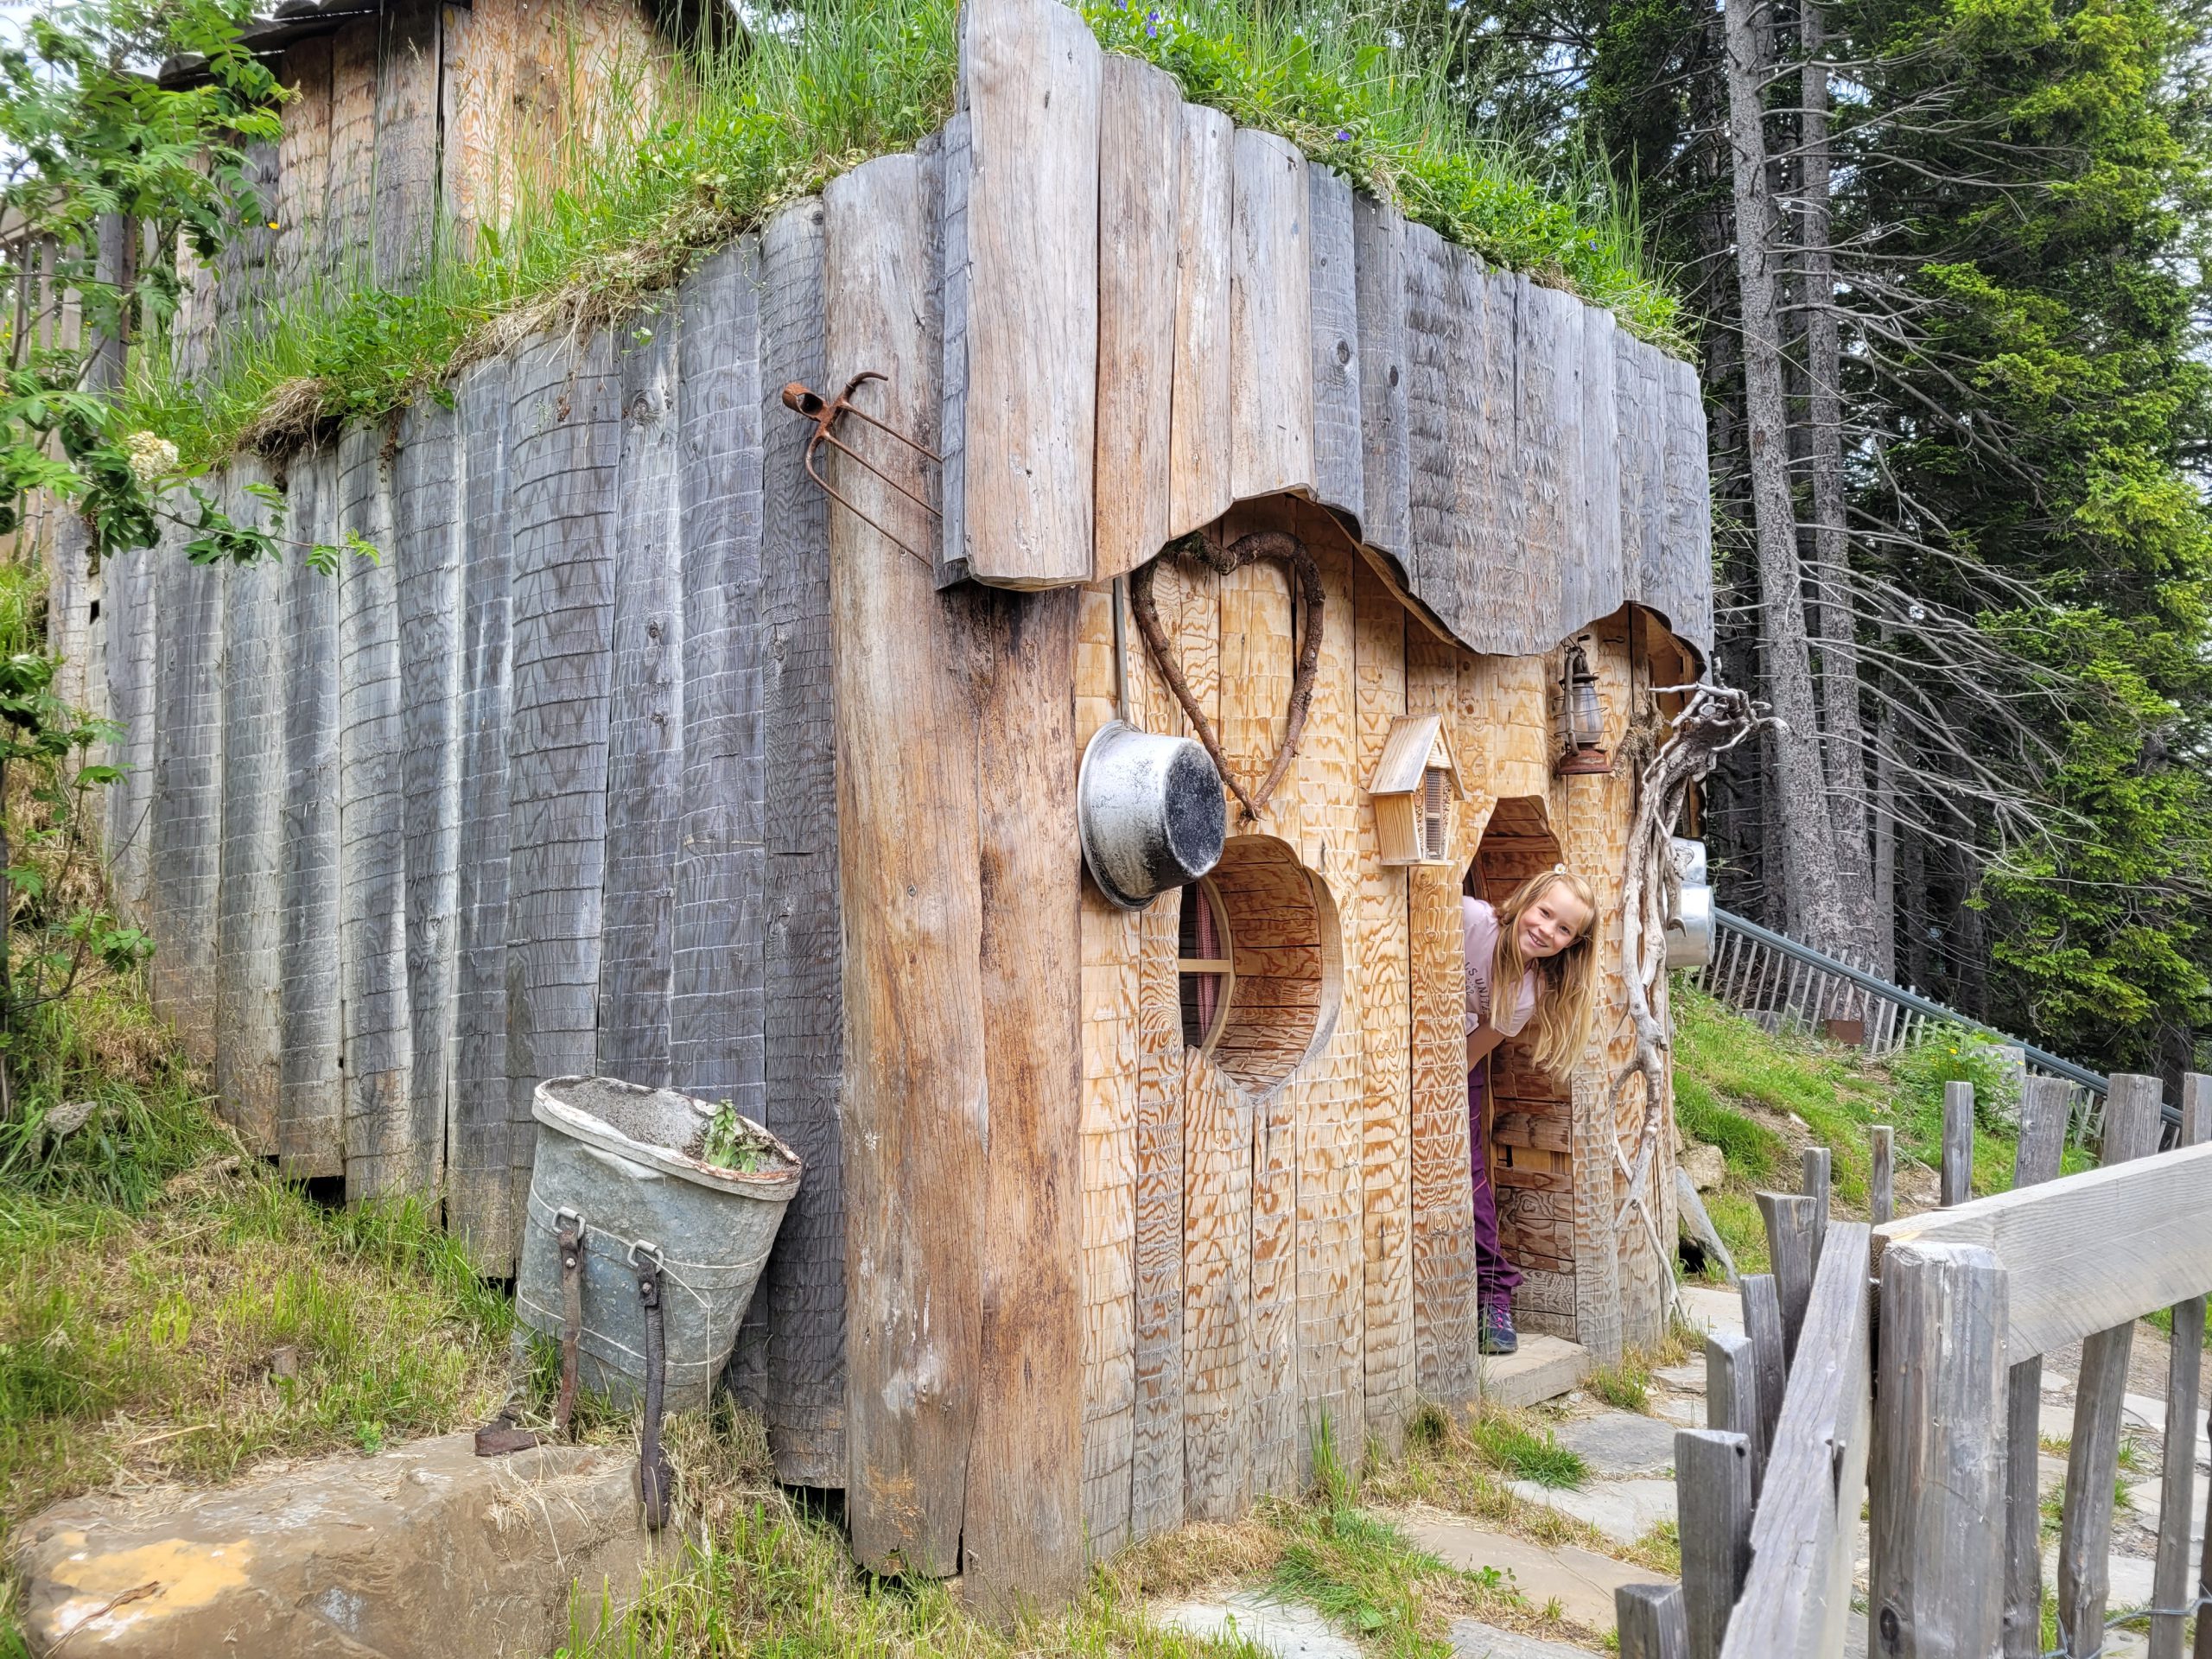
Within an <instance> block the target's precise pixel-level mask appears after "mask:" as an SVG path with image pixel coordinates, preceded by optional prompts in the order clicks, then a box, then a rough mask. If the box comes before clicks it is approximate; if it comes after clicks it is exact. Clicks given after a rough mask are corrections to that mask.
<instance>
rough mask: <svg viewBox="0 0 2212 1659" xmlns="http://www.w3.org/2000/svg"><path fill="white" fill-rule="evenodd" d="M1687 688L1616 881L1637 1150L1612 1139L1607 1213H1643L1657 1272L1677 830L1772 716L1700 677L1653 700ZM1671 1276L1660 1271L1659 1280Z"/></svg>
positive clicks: (1641, 794)
mask: <svg viewBox="0 0 2212 1659" xmlns="http://www.w3.org/2000/svg"><path fill="white" fill-rule="evenodd" d="M1681 693H1688V696H1689V701H1688V703H1686V704H1685V705H1684V706H1683V709H1682V711H1681V713H1680V714H1679V715H1675V719H1674V722H1673V729H1672V730H1671V732H1670V733H1669V735H1668V738H1667V741H1665V742H1664V743H1662V744H1661V745H1660V746H1659V750H1658V753H1656V754H1655V755H1653V757H1652V759H1651V763H1650V765H1649V766H1646V767H1645V768H1644V770H1643V777H1642V779H1640V780H1639V783H1640V787H1639V789H1638V791H1637V804H1636V818H1635V822H1634V823H1632V824H1631V825H1630V829H1629V837H1628V862H1627V868H1626V869H1625V870H1624V872H1623V880H1622V884H1621V909H1622V912H1623V916H1622V931H1623V937H1622V941H1621V961H1622V965H1623V966H1624V968H1625V969H1627V970H1628V972H1627V978H1628V1016H1629V1020H1630V1024H1631V1025H1632V1026H1633V1027H1634V1028H1635V1032H1636V1052H1635V1054H1634V1056H1633V1057H1632V1058H1630V1061H1629V1063H1628V1064H1627V1065H1625V1066H1624V1067H1622V1069H1621V1071H1620V1073H1619V1075H1618V1076H1617V1077H1614V1079H1613V1086H1612V1093H1611V1109H1612V1111H1613V1114H1614V1119H1613V1121H1614V1122H1616V1123H1618V1122H1619V1121H1620V1118H1619V1114H1620V1108H1621V1103H1622V1102H1623V1100H1624V1099H1625V1098H1626V1096H1627V1094H1628V1090H1629V1085H1630V1084H1632V1083H1634V1082H1635V1081H1636V1080H1637V1078H1639V1077H1640V1078H1642V1079H1643V1129H1642V1132H1641V1133H1640V1134H1639V1135H1638V1136H1637V1147H1636V1156H1635V1157H1634V1158H1633V1159H1630V1158H1628V1157H1626V1156H1625V1155H1624V1154H1623V1153H1622V1151H1621V1147H1620V1142H1619V1140H1618V1136H1617V1137H1616V1139H1615V1141H1614V1143H1613V1157H1614V1160H1615V1165H1616V1169H1617V1173H1620V1174H1622V1175H1624V1176H1626V1177H1627V1179H1628V1197H1627V1198H1625V1199H1624V1200H1623V1202H1622V1204H1621V1206H1620V1211H1619V1212H1618V1214H1617V1215H1616V1216H1615V1217H1614V1218H1613V1226H1614V1230H1615V1231H1616V1232H1618V1231H1619V1230H1621V1229H1623V1228H1625V1227H1626V1226H1627V1225H1628V1223H1629V1217H1630V1214H1631V1212H1634V1211H1642V1212H1643V1224H1644V1226H1645V1228H1646V1229H1647V1230H1649V1233H1650V1235H1651V1241H1652V1246H1653V1248H1654V1249H1656V1250H1657V1251H1658V1252H1659V1260H1660V1262H1661V1264H1662V1269H1663V1267H1664V1264H1665V1262H1666V1261H1667V1251H1666V1248H1665V1244H1664V1243H1663V1241H1662V1239H1661V1237H1660V1230H1659V1221H1658V1217H1656V1216H1655V1215H1654V1214H1653V1213H1652V1207H1651V1205H1650V1204H1649V1201H1648V1200H1647V1199H1646V1198H1645V1196H1644V1185H1645V1184H1646V1182H1647V1180H1648V1179H1649V1176H1650V1173H1651V1160H1652V1159H1653V1158H1654V1157H1655V1156H1656V1154H1657V1152H1658V1147H1659V1125H1660V1119H1661V1117H1662V1115H1663V1108H1664V1106H1665V1103H1666V1071H1665V1066H1666V1061H1665V1056H1666V1054H1667V1051H1668V1049H1669V1038H1668V1034H1667V1029H1666V1027H1664V1026H1662V1025H1661V1024H1660V1022H1659V1018H1658V1016H1657V1015H1656V1014H1654V1013H1653V1012H1652V1007H1651V1005H1652V1001H1653V999H1654V998H1655V996H1656V994H1657V991H1658V987H1659V977H1660V976H1661V975H1662V974H1664V973H1665V972H1666V971H1667V916H1668V912H1669V911H1670V910H1672V909H1673V908H1674V906H1675V903H1676V902H1677V899H1678V897H1679V894H1680V891H1681V878H1680V877H1679V876H1677V875H1676V874H1675V861H1674V855H1673V849H1672V848H1671V847H1670V845H1669V842H1671V841H1672V840H1673V838H1674V834H1675V824H1676V823H1678V822H1679V821H1680V820H1681V812H1682V803H1683V802H1684V801H1685V800H1687V799H1688V798H1689V792H1690V791H1691V790H1692V789H1694V787H1696V785H1698V784H1700V783H1701V782H1702V781H1704V779H1706V778H1707V776H1709V775H1710V774H1711V772H1712V771H1713V767H1714V766H1716V765H1718V764H1719V760H1720V757H1721V756H1722V755H1724V754H1726V753H1727V752H1728V751H1729V750H1731V749H1732V748H1734V747H1736V746H1737V745H1738V743H1741V742H1742V741H1744V740H1745V738H1747V737H1749V736H1751V734H1752V733H1754V732H1756V731H1758V729H1759V728H1762V727H1764V726H1775V725H1778V724H1779V723H1780V722H1779V721H1776V720H1775V719H1774V718H1773V716H1771V715H1768V714H1767V713H1766V712H1765V709H1764V705H1763V704H1760V703H1756V702H1752V701H1751V696H1750V694H1749V693H1748V692H1744V691H1738V690H1734V689H1732V688H1731V687H1728V686H1723V685H1713V684H1710V683H1706V682H1704V681H1700V682H1699V683H1696V684H1694V685H1675V686H1667V687H1664V688H1662V689H1661V690H1657V691H1655V692H1654V693H1652V695H1653V696H1655V697H1660V696H1669V695H1678V694H1681ZM1670 1276H1671V1275H1669V1274H1666V1273H1664V1272H1663V1271H1662V1274H1661V1277H1662V1280H1666V1279H1668V1278H1669V1277H1670Z"/></svg>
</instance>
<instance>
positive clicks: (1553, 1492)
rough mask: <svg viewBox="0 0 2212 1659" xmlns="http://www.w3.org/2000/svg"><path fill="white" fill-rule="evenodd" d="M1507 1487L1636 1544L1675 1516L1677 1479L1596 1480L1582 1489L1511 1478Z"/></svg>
mask: <svg viewBox="0 0 2212 1659" xmlns="http://www.w3.org/2000/svg"><path fill="white" fill-rule="evenodd" d="M1505 1489H1506V1491H1510V1492H1511V1493H1512V1494H1513V1496H1514V1497H1517V1498H1519V1499H1521V1500H1522V1502H1523V1503H1536V1504H1541V1506H1543V1507H1544V1508H1545V1509H1548V1510H1558V1511H1559V1512H1560V1514H1561V1515H1571V1516H1573V1517H1574V1518H1575V1519H1576V1520H1578V1521H1587V1522H1589V1523H1590V1524H1591V1525H1592V1526H1593V1527H1595V1528H1597V1529H1598V1530H1599V1532H1602V1533H1604V1534H1605V1536H1606V1537H1607V1538H1609V1539H1611V1541H1613V1542H1614V1543H1617V1544H1620V1545H1623V1546H1626V1545H1630V1544H1633V1543H1634V1542H1636V1541H1637V1539H1639V1538H1641V1537H1643V1535H1644V1534H1646V1533H1647V1532H1649V1531H1650V1530H1651V1529H1652V1528H1654V1527H1656V1526H1657V1525H1658V1524H1659V1523H1660V1522H1662V1521H1672V1520H1673V1519H1674V1518H1675V1483H1674V1482H1673V1481H1672V1480H1671V1479H1668V1480H1593V1481H1592V1482H1591V1483H1590V1484H1588V1485H1587V1486H1585V1487H1582V1488H1581V1489H1580V1490H1579V1491H1578V1490H1575V1489H1573V1488H1572V1487H1564V1486H1539V1485H1538V1484H1536V1483H1535V1481H1533V1480H1510V1481H1508V1482H1506V1484H1505Z"/></svg>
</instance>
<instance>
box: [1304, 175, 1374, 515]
mask: <svg viewBox="0 0 2212 1659" xmlns="http://www.w3.org/2000/svg"><path fill="white" fill-rule="evenodd" d="M1353 246H1354V232H1353V226H1352V190H1351V185H1349V184H1347V183H1345V182H1344V179H1343V177H1342V176H1341V175H1338V174H1335V173H1332V172H1331V171H1330V170H1329V169H1328V168H1325V167H1313V166H1309V167H1307V168H1306V260H1307V268H1308V270H1309V272H1310V276H1311V281H1310V284H1309V287H1310V298H1309V300H1308V302H1307V304H1308V307H1309V308H1310V310H1311V313H1312V317H1313V488H1314V491H1315V493H1316V496H1317V498H1318V499H1319V500H1320V501H1321V502H1322V503H1323V504H1324V505H1327V506H1331V507H1333V508H1335V509H1336V510H1337V511H1338V512H1348V513H1350V514H1351V517H1352V520H1353V522H1354V523H1356V524H1363V523H1364V522H1365V520H1366V517H1367V461H1366V455H1365V447H1366V439H1365V435H1364V433H1363V430H1362V414H1363V408H1364V404H1365V399H1364V397H1363V394H1362V391H1361V385H1362V373H1361V370H1362V364H1361V362H1360V356H1359V346H1360V328H1359V289H1358V272H1357V262H1356V260H1355V257H1354V254H1353Z"/></svg>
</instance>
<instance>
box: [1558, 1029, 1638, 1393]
mask: <svg viewBox="0 0 2212 1659" xmlns="http://www.w3.org/2000/svg"><path fill="white" fill-rule="evenodd" d="M1571 1094H1572V1103H1571V1106H1570V1110H1571V1111H1572V1112H1573V1118H1572V1126H1573V1129H1572V1132H1573V1137H1574V1141H1573V1144H1574V1171H1573V1182H1574V1336H1575V1340H1576V1341H1578V1342H1580V1344H1582V1345H1583V1346H1584V1347H1586V1348H1587V1349H1588V1350H1589V1351H1591V1353H1592V1354H1593V1355H1595V1356H1596V1357H1597V1358H1598V1362H1599V1363H1600V1364H1602V1365H1611V1364H1613V1363H1617V1362H1618V1360H1619V1359H1620V1357H1621V1355H1622V1352H1623V1351H1624V1348H1625V1346H1626V1344H1627V1342H1628V1319H1627V1308H1626V1307H1625V1306H1624V1299H1623V1296H1622V1285H1621V1280H1622V1274H1621V1248H1620V1242H1619V1240H1618V1236H1617V1235H1616V1230H1615V1227H1614V1224H1613V1217H1614V1216H1615V1215H1616V1214H1617V1213H1618V1198H1617V1196H1616V1192H1615V1182H1614V1174H1613V1161H1614V1156H1615V1154H1614V1152H1613V1148H1614V1147H1617V1146H1618V1145H1619V1144H1620V1131H1619V1128H1618V1126H1617V1125H1616V1123H1615V1122H1614V1117H1613V1101H1612V1090H1611V1088H1610V1087H1609V1086H1608V1079H1607V1077H1606V1074H1605V1072H1603V1071H1591V1070H1589V1069H1584V1070H1581V1071H1578V1072H1577V1073H1576V1074H1575V1077H1574V1079H1573V1084H1572V1085H1571Z"/></svg>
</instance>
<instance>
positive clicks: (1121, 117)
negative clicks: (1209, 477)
mask: <svg viewBox="0 0 2212 1659" xmlns="http://www.w3.org/2000/svg"><path fill="white" fill-rule="evenodd" d="M1182 149H1183V99H1182V94H1181V93H1180V92H1179V91H1178V90H1177V88H1176V85H1175V79H1174V77H1173V76H1172V75H1170V74H1168V73H1166V71H1165V70H1161V69H1155V68H1154V67H1152V66H1151V65H1150V64H1148V63H1146V62H1145V61H1144V60H1142V59H1141V58H1131V57H1124V56H1122V54H1119V53H1113V54H1108V56H1107V57H1106V58H1105V60H1104V61H1103V67H1102V72H1101V79H1100V83H1099V113H1098V244H1099V246H1100V247H1101V248H1102V249H1103V250H1106V251H1107V252H1106V257H1103V258H1102V259H1100V261H1099V262H1098V449H1097V456H1096V461H1095V462H1094V465H1093V470H1092V476H1093V478H1094V479H1095V480H1096V488H1097V508H1096V512H1097V536H1098V549H1097V559H1096V577H1097V579H1098V580H1099V581H1102V582H1103V581H1104V580H1106V579H1107V578H1108V577H1109V576H1118V575H1122V573H1123V572H1125V571H1128V570H1134V569H1136V567H1137V566H1139V565H1140V564H1142V563H1144V562H1145V561H1146V560H1147V559H1148V558H1150V557H1152V556H1153V555H1154V554H1155V553H1157V552H1159V551H1160V548H1161V546H1162V545H1163V544H1164V543H1166V540H1167V537H1168V529H1167V525H1168V519H1169V516H1170V515H1169V503H1168V494H1169V483H1168V480H1169V474H1170V468H1169V457H1168V449H1169V444H1170V442H1171V434H1172V432H1173V391H1174V379H1175V312H1176V302H1177V296H1178V283H1177V272H1176V268H1175V253H1176V242H1177V236H1178V226H1179V223H1180V213H1179V203H1180V200H1181V192H1180V190H1179V188H1178V187H1179V182H1180V178H1181V175H1180V171H1179V162H1180V160H1181V155H1182Z"/></svg>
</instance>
